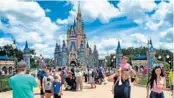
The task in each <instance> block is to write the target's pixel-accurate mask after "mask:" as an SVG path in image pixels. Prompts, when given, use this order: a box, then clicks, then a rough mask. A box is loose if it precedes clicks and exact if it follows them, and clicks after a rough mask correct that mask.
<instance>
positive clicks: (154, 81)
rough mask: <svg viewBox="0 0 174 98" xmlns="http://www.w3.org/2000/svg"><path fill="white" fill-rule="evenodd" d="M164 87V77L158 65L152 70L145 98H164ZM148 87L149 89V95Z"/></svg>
mask: <svg viewBox="0 0 174 98" xmlns="http://www.w3.org/2000/svg"><path fill="white" fill-rule="evenodd" d="M165 88H166V79H165V77H164V73H163V71H162V69H161V67H160V66H156V67H155V68H154V69H153V70H152V74H151V76H150V80H149V81H148V83H147V96H146V98H164V93H163V90H164V89H165ZM149 89H151V92H150V95H149Z"/></svg>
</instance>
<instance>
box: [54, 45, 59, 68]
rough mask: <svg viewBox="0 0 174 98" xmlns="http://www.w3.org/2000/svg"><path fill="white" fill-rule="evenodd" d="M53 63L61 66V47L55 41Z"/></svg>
mask: <svg viewBox="0 0 174 98" xmlns="http://www.w3.org/2000/svg"><path fill="white" fill-rule="evenodd" d="M54 64H55V66H61V47H60V45H58V44H57V43H56V48H55V52H54Z"/></svg>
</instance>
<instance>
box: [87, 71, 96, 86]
mask: <svg viewBox="0 0 174 98" xmlns="http://www.w3.org/2000/svg"><path fill="white" fill-rule="evenodd" d="M88 76H89V84H91V88H96V85H95V82H94V72H93V69H90V70H89V73H88Z"/></svg>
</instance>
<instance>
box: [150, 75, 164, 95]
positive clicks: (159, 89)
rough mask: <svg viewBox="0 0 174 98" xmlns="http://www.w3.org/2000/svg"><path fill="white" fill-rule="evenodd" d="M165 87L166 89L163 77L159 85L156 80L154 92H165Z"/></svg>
mask: <svg viewBox="0 0 174 98" xmlns="http://www.w3.org/2000/svg"><path fill="white" fill-rule="evenodd" d="M163 87H164V78H163V77H161V80H160V81H159V82H157V83H156V81H155V80H154V82H153V88H152V91H154V92H156V93H162V92H163Z"/></svg>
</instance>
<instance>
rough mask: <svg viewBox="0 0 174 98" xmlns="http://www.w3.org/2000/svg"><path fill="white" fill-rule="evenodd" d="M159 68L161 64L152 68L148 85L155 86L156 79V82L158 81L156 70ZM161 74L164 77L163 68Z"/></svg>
mask: <svg viewBox="0 0 174 98" xmlns="http://www.w3.org/2000/svg"><path fill="white" fill-rule="evenodd" d="M158 68H160V69H161V67H160V66H156V67H155V68H153V70H152V72H151V76H150V79H149V80H148V82H147V86H148V85H149V84H150V88H152V87H153V83H154V80H155V81H156V83H157V75H156V73H155V70H156V69H158ZM160 76H162V77H164V72H163V70H162V69H161V74H160Z"/></svg>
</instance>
